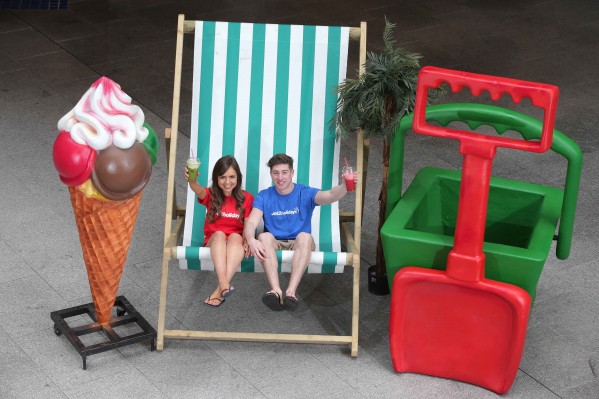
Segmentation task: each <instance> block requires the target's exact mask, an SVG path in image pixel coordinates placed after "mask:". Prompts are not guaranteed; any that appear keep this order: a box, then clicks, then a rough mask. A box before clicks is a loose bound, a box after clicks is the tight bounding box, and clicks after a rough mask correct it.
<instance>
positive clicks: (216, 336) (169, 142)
mask: <svg viewBox="0 0 599 399" xmlns="http://www.w3.org/2000/svg"><path fill="white" fill-rule="evenodd" d="M194 30H195V21H191V20H185V16H184V15H183V14H180V15H179V18H178V24H177V45H176V56H175V81H174V89H173V113H172V125H171V127H170V128H167V129H166V130H165V134H164V136H165V144H166V145H165V148H166V151H167V159H168V165H167V169H168V180H167V198H166V215H165V225H164V252H163V260H162V277H161V284H160V304H159V309H158V342H157V345H156V347H157V349H158V350H159V351H161V350H162V349H163V348H164V340H165V339H166V338H169V339H200V340H221V341H222V340H224V341H253V342H290V343H307V344H334V345H339V344H345V345H350V347H351V356H352V357H356V356H357V355H358V325H359V292H360V243H361V232H362V213H363V212H362V211H363V198H364V192H365V186H364V184H363V182H364V180H365V178H366V173H365V172H366V170H367V168H368V152H369V151H368V150H369V140H367V139H364V137H363V133H362V131H361V130H360V131H358V134H357V146H358V147H357V161H356V165H357V170H358V173H359V178H358V183H357V187H356V201H355V209H354V211H353V212H348V211H340V218H339V219H340V224H341V229H340V234H341V238H342V240H343V242H344V243H345V246H346V248H347V252H348V262H347V265H351V266H353V287H352V288H353V290H352V291H353V298H352V322H351V335H313V334H273V333H249V332H221V331H192V330H170V329H166V328H165V321H166V295H167V283H168V268H169V261H170V260H171V259H176V258H177V254H176V247H177V243H178V242H179V239H180V237H181V234H182V233H183V227H184V221H185V208H186V207H185V205H177V201H176V197H175V167H174V165H175V162H176V156H177V154H176V152H177V150H176V149H177V137H178V130H179V103H180V92H181V68H182V63H183V39H184V34H185V33H192V32H194ZM350 40H359V41H360V50H359V57H360V64H359V65H360V69H359V73H360V74H362V73H363V72H364V63H365V62H366V22H361V24H360V27H359V28H358V27H354V28H350ZM349 223H353V224H354V230H353V234H352V231H351V227H350V226H349Z"/></svg>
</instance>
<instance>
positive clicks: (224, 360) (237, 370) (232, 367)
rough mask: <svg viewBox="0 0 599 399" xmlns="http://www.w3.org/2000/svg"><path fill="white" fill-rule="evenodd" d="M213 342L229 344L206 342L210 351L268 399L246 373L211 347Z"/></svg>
mask: <svg viewBox="0 0 599 399" xmlns="http://www.w3.org/2000/svg"><path fill="white" fill-rule="evenodd" d="M212 342H217V343H218V342H227V341H216V340H205V341H204V344H205V346H207V347H208V348H210V350H211V351H212V352H213V353H214V354H215V355H216V356H217V357H218V358H219V359H221V360H222V361H223V362H224V363H225V364H226V365H228V366H229V367H230V368H231V369H232V370H234V371H235V372H236V373H237V374H238V375H239V376H240V377H241V378H242V379H243V380H244V381H245V382H247V383H248V384H249V385H251V386H252V387H253V388H254V389H255V390H256V391H258V392H260V394H262V396H263V397H265V398H268V396H267V395H266V394H265V393H264V392H263V391H262V390H261V389H260V388H258V387H257V386H256V384H254V383H253V382H252V381H250V380H249V379H248V378H247V377H246V376H245V373H243V372H242V371H240V370H239V369H238V368H237V367H236V366H235V363H230V362H229V361H228V360H227V359H225V358H224V357H222V356H221V355H220V354H219V353H218V352H217V351H216V350H215V349H213V348H212V346H211V345H210V343H212Z"/></svg>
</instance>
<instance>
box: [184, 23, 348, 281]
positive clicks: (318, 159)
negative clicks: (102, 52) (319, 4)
mask: <svg viewBox="0 0 599 399" xmlns="http://www.w3.org/2000/svg"><path fill="white" fill-rule="evenodd" d="M348 42H349V28H345V27H324V26H299V25H273V24H246V23H226V22H205V21H196V25H195V49H194V58H195V59H194V80H193V104H192V111H191V112H192V126H191V149H192V150H193V152H194V153H196V154H198V157H199V158H200V160H201V161H202V163H201V166H200V177H199V181H200V183H201V184H202V186H204V187H206V186H208V185H209V184H210V183H211V182H210V181H209V179H210V176H211V172H212V168H213V166H214V163H215V162H216V161H217V160H218V159H219V158H220V157H221V156H223V155H234V156H235V158H236V159H237V161H238V162H239V166H240V168H241V171H242V173H243V175H244V176H243V186H244V189H245V190H247V191H249V192H251V193H252V194H254V195H256V194H257V193H258V191H259V190H261V189H264V188H267V187H269V186H270V185H271V184H272V181H271V178H270V174H269V169H268V167H267V166H266V162H267V161H268V159H269V158H270V157H271V156H272V155H273V154H276V153H286V154H288V155H290V156H291V157H293V159H294V160H295V165H294V167H295V178H296V181H297V182H298V183H303V184H306V185H309V186H312V187H318V188H322V189H323V190H327V189H330V188H331V187H333V186H334V185H337V184H338V182H339V170H338V165H339V142H338V141H336V140H335V134H334V132H333V131H330V130H329V125H328V122H329V120H330V119H331V117H332V116H333V115H334V113H335V110H336V102H337V94H336V92H335V91H334V87H335V86H336V85H338V84H339V82H341V81H342V80H343V79H345V74H346V67H347V48H348ZM205 213H206V210H205V208H204V206H202V205H199V204H198V202H197V198H196V196H195V194H194V193H193V191H192V190H188V193H187V215H186V219H185V231H184V235H183V246H182V247H178V248H177V252H178V253H177V258H178V259H180V262H179V263H180V267H181V268H184V269H198V270H199V269H201V270H213V269H214V266H213V265H212V262H211V260H210V259H211V258H210V251H209V248H201V247H200V245H202V243H203V241H204V234H203V233H204V217H205ZM312 235H313V236H314V239H315V241H316V243H317V244H316V245H317V248H316V252H315V254H314V256H313V257H312V261H313V262H316V263H317V264H311V265H310V266H309V267H308V272H319V273H320V272H342V271H343V265H345V263H346V260H345V259H346V254H344V253H339V251H340V250H341V245H340V235H339V210H338V204H337V203H335V204H332V205H327V206H323V207H316V209H315V211H314V216H313V218H312ZM278 256H279V264H280V265H281V270H282V271H289V265H288V264H287V263H286V262H288V261H289V259H290V256H291V252H289V251H280V253H279V254H278ZM323 265H324V266H323ZM241 270H242V271H261V270H262V268H261V265H260V263H259V262H258V261H257V260H256V261H254V259H253V258H250V259H248V260H244V262H243V263H242V265H241Z"/></svg>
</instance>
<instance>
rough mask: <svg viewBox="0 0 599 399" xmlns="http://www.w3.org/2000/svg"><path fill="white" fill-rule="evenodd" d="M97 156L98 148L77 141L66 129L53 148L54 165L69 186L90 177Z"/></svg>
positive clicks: (76, 184) (60, 134) (61, 178)
mask: <svg viewBox="0 0 599 399" xmlns="http://www.w3.org/2000/svg"><path fill="white" fill-rule="evenodd" d="M96 156H97V152H96V150H94V149H93V148H91V147H90V146H88V145H83V144H79V143H76V142H75V141H73V139H72V138H71V134H70V133H69V132H65V131H62V132H60V133H59V134H58V137H57V138H56V141H55V142H54V148H53V149H52V158H53V160H54V167H55V168H56V170H57V171H58V174H59V175H60V181H62V182H63V183H64V184H66V185H69V186H78V185H80V184H82V183H83V182H85V181H86V180H87V179H89V177H90V175H91V174H92V171H93V169H94V163H95V161H96Z"/></svg>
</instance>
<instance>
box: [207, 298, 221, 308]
mask: <svg viewBox="0 0 599 399" xmlns="http://www.w3.org/2000/svg"><path fill="white" fill-rule="evenodd" d="M214 300H217V301H220V302H218V305H211V304H209V303H206V302H202V303H203V304H204V305H206V306H208V307H211V308H218V307H219V306H220V305H222V304H223V303H225V298H222V299H221V298H208V302H210V301H214Z"/></svg>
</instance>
